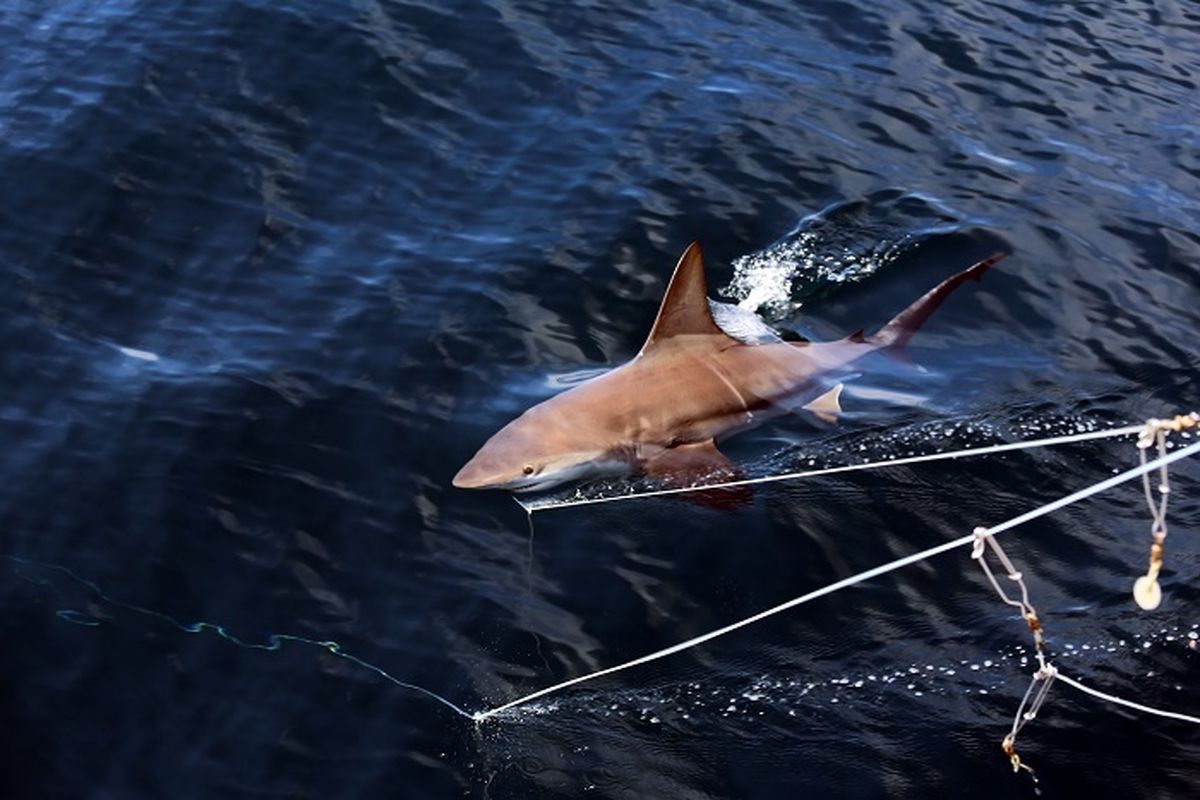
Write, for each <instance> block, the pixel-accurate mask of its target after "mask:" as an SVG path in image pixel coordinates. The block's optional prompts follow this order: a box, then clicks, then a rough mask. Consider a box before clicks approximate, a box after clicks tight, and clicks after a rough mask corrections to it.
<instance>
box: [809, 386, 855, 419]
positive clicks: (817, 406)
mask: <svg viewBox="0 0 1200 800" xmlns="http://www.w3.org/2000/svg"><path fill="white" fill-rule="evenodd" d="M844 388H846V387H845V384H841V383H839V384H838V385H837V386H834V387H833V388H832V389H830V390H829V391H828V392H826V393H825V394H823V395H821V396H820V397H818V398H817V399H815V400H812V401H810V402H808V403H806V404H804V405H803V406H802V408H803V409H804V410H805V411H811V412H812V413H813V414H815V415H817V417H819V418H820V419H822V420H824V421H825V422H828V423H830V424H835V423H836V422H837V415H838V414H841V413H842V403H841V397H842V389H844Z"/></svg>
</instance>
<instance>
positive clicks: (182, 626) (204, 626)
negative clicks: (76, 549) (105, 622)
mask: <svg viewBox="0 0 1200 800" xmlns="http://www.w3.org/2000/svg"><path fill="white" fill-rule="evenodd" d="M3 558H5V559H7V560H8V561H11V562H13V563H16V564H20V565H22V566H26V567H34V568H36V569H44V570H51V571H54V572H59V573H62V574H63V575H66V576H67V577H69V578H70V579H71V580H73V581H75V582H76V583H78V584H80V585H81V586H86V587H87V588H88V589H90V590H91V591H92V592H93V593H94V594H95V595H96V597H97V598H99V599H100V600H103V601H104V602H105V603H108V604H109V605H113V606H117V607H119V608H123V609H125V610H127V611H133V612H135V613H137V614H142V615H145V616H148V617H154V618H155V619H158V620H161V621H163V622H166V623H167V624H169V625H171V626H173V627H175V628H176V629H178V630H180V631H183V632H184V633H189V634H199V633H203V632H205V631H212V632H213V633H215V634H217V635H218V636H220V637H221V638H222V639H224V640H226V641H227V642H230V643H232V644H235V645H237V646H238V647H244V648H246V649H249V650H268V651H277V650H281V649H282V648H283V645H284V643H285V642H294V643H296V644H302V645H309V646H312V647H319V648H321V649H322V650H325V651H326V652H328V653H331V654H333V655H335V656H337V657H338V658H344V659H345V660H347V661H349V662H351V663H353V664H357V665H358V666H360V667H363V668H364V669H368V670H370V671H371V672H374V673H375V674H376V675H378V676H379V677H381V678H383V679H385V680H387V681H389V682H391V683H393V684H395V685H396V686H399V687H401V688H403V689H410V690H412V691H414V692H417V693H419V694H423V695H425V696H426V697H429V698H431V699H433V700H436V701H438V702H439V703H441V704H442V705H444V706H446V707H447V708H449V709H451V710H452V711H454V712H455V713H457V714H459V715H460V716H463V717H466V718H467V719H473V718H474V715H473V714H472V713H471V712H469V711H467V710H465V709H463V708H461V707H460V706H458V705H457V704H455V703H454V702H452V701H450V700H447V699H446V698H445V697H442V696H441V695H440V694H438V693H437V692H434V691H432V690H430V689H426V688H425V687H423V686H418V685H416V684H415V683H409V682H407V681H402V680H400V679H399V678H397V677H395V676H394V675H392V674H391V673H390V672H388V671H387V670H385V669H384V668H383V667H379V666H376V665H375V664H372V663H371V662H369V661H365V660H363V659H361V658H359V657H358V656H356V655H354V654H353V653H348V652H346V651H345V650H343V649H342V646H341V645H340V644H338V643H337V642H335V641H332V640H320V639H310V638H308V637H306V636H296V635H293V634H290V633H272V634H268V635H267V636H266V638H265V641H263V642H248V641H245V640H243V639H241V638H239V637H238V636H236V635H235V634H232V633H230V632H229V630H228V628H226V627H225V626H224V625H218V624H217V623H214V622H204V621H200V622H180V621H179V620H177V619H176V618H175V617H172V616H171V615H170V614H165V613H163V612H161V611H155V610H153V609H150V608H143V607H142V606H138V605H134V604H133V603H127V602H125V601H124V600H118V599H117V598H115V597H110V596H109V595H107V594H105V592H104V591H103V590H102V589H101V588H100V587H99V586H98V585H97V584H96V583H95V582H93V581H90V580H88V579H87V578H82V577H80V576H79V575H76V574H75V573H74V572H73V571H71V570H70V569H68V568H67V567H64V566H61V565H59V564H48V563H43V562H40V561H33V560H31V559H27V558H21V557H19V556H13V555H7V554H6V555H4V556H3ZM56 616H58V617H59V619H62V620H64V621H66V622H72V623H75V624H80V625H87V626H95V625H99V624H100V623H99V622H98V621H97V620H94V619H91V618H90V617H85V616H83V615H81V614H80V613H79V612H77V611H72V610H70V609H60V610H59V611H57V612H56Z"/></svg>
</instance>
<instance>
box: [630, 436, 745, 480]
mask: <svg viewBox="0 0 1200 800" xmlns="http://www.w3.org/2000/svg"><path fill="white" fill-rule="evenodd" d="M645 470H646V474H647V475H649V476H650V477H652V478H656V479H658V480H663V481H669V482H670V483H672V484H673V485H677V486H688V485H691V484H692V483H695V482H696V481H700V480H705V481H706V482H708V483H720V482H722V481H727V480H733V479H735V478H736V476H737V475H738V474H740V473H739V471H738V468H737V467H736V466H734V464H733V462H732V461H730V460H729V459H728V458H726V457H725V456H724V454H722V453H721V451H720V450H718V449H717V446H716V444H714V443H713V441H712V440H711V439H709V440H708V441H707V442H697V443H696V444H681V445H676V446H675V447H668V448H666V449H665V450H663V451H662V452H661V453H659V454H657V455H655V456H654V457H653V458H650V459H648V460H647V461H646V463H645Z"/></svg>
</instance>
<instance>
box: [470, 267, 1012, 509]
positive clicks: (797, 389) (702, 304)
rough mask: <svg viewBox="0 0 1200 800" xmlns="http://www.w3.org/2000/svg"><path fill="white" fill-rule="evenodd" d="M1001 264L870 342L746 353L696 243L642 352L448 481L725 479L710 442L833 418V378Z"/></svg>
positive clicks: (486, 484)
mask: <svg viewBox="0 0 1200 800" xmlns="http://www.w3.org/2000/svg"><path fill="white" fill-rule="evenodd" d="M1001 257H1002V256H993V257H992V258H990V259H988V260H986V261H981V262H980V263H978V264H976V265H975V266H973V267H971V268H970V269H967V270H965V271H963V272H960V273H958V274H957V275H954V276H952V277H950V278H948V279H946V280H945V281H943V282H942V283H940V284H939V285H938V286H936V287H935V288H934V289H932V290H931V291H929V292H928V293H926V294H925V295H924V296H922V297H921V298H920V299H918V300H917V301H916V302H915V303H913V304H912V305H911V306H909V307H908V308H907V309H905V310H904V311H903V312H901V313H900V314H899V315H898V316H897V317H895V318H894V319H893V320H892V321H891V322H889V323H888V324H887V325H885V326H884V327H883V328H882V329H881V330H880V331H879V332H878V333H876V334H874V335H872V336H863V335H862V334H861V332H860V333H856V334H853V335H851V336H849V337H847V338H845V339H841V340H839V341H836V342H829V343H825V344H810V343H807V342H801V343H789V342H782V341H779V342H770V343H766V344H747V343H744V342H741V341H739V340H737V339H734V338H732V337H730V336H729V335H727V334H726V333H725V332H724V331H722V330H721V328H719V327H718V326H717V324H716V323H715V322H714V321H713V317H712V312H711V310H710V308H709V302H708V293H707V288H706V283H705V279H704V265H703V260H702V256H701V252H700V247H699V245H698V244H692V245H691V246H690V247H689V248H688V249H687V251H686V252H685V253H684V254H683V257H682V258H680V260H679V264H678V266H676V268H675V274H674V275H673V276H672V278H671V283H670V285H669V286H668V287H667V292H666V295H665V296H664V297H663V302H662V306H661V307H660V308H659V312H658V318H657V319H656V320H655V322H654V327H653V328H652V329H651V331H650V336H649V338H648V339H647V340H646V343H645V345H643V347H642V349H641V351H640V352H639V353H638V354H637V356H635V357H634V358H633V359H632V360H630V361H628V362H627V363H625V364H623V365H622V366H620V367H617V368H616V369H614V370H612V371H611V372H608V373H605V374H604V375H601V376H599V377H596V378H593V379H591V380H589V381H587V382H585V383H582V384H580V385H579V386H576V387H574V388H572V389H570V390H568V391H566V392H563V393H562V394H560V395H557V396H555V397H552V398H550V399H549V400H546V401H545V402H542V403H539V404H538V405H536V406H534V407H533V408H531V409H529V410H528V411H526V412H525V413H524V414H522V415H521V416H520V417H518V418H517V419H515V420H513V421H512V422H510V423H509V424H508V425H507V426H505V427H504V428H503V429H501V430H500V431H499V432H498V433H497V434H496V435H495V436H493V437H492V438H491V439H490V440H488V442H487V443H486V444H485V445H484V446H483V447H482V448H481V449H480V450H479V452H478V453H476V455H475V457H474V458H472V459H471V460H470V461H469V462H468V463H467V464H466V466H464V467H463V468H462V470H460V471H459V473H458V475H456V476H455V478H454V485H455V486H459V487H462V488H473V489H475V488H497V489H508V490H511V491H527V490H532V489H542V488H547V487H549V486H553V485H556V484H559V483H562V482H564V481H568V480H574V479H577V478H583V477H589V476H593V475H598V474H614V473H646V474H649V475H652V476H654V477H658V478H662V479H665V480H667V481H669V482H671V483H675V484H679V483H691V482H694V481H696V480H699V479H701V478H705V477H709V476H712V477H718V478H728V477H730V476H732V475H733V474H734V473H735V472H736V469H735V468H734V466H733V465H732V464H731V463H730V462H729V461H728V459H726V458H725V456H723V455H722V454H721V453H720V451H719V450H717V448H716V442H717V441H719V440H720V439H722V438H725V437H728V436H730V435H732V434H735V433H737V432H739V431H742V430H745V429H746V428H750V427H753V426H755V425H758V424H760V423H762V422H764V421H765V420H767V419H770V418H771V417H774V416H777V415H779V414H783V413H787V412H789V411H796V410H799V409H802V408H804V409H808V410H810V411H812V412H814V413H816V414H818V415H820V416H822V417H825V418H830V417H831V416H832V415H834V414H836V413H837V412H839V411H840V408H839V406H838V394H839V393H840V391H841V385H840V384H839V385H836V386H833V387H831V386H830V385H828V383H827V381H828V378H829V376H830V375H832V374H836V373H837V372H839V371H840V370H841V369H843V368H844V367H846V366H847V365H849V364H851V363H852V362H854V361H857V360H858V359H860V358H862V357H863V356H865V355H867V354H869V353H872V352H874V351H877V350H880V349H883V348H890V347H899V346H903V344H904V343H905V342H906V341H907V340H908V339H909V337H911V336H912V334H913V333H914V332H915V331H916V329H917V328H918V327H920V325H921V323H922V322H924V321H925V319H926V318H927V317H928V316H929V315H930V314H932V313H933V311H934V309H936V308H937V306H938V305H940V304H941V302H942V300H943V299H945V297H946V296H947V295H949V294H950V293H951V292H952V291H953V290H954V289H956V288H957V287H958V286H959V285H960V284H962V282H963V281H965V280H966V279H967V278H975V279H978V278H979V276H980V275H981V274H982V273H983V272H984V271H985V270H987V268H988V267H990V266H991V265H992V264H994V263H995V262H996V261H998V260H999V259H1000V258H1001Z"/></svg>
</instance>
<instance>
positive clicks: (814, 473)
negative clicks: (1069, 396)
mask: <svg viewBox="0 0 1200 800" xmlns="http://www.w3.org/2000/svg"><path fill="white" fill-rule="evenodd" d="M1144 427H1145V426H1144V425H1126V426H1125V427H1123V428H1111V429H1108V430H1103V431H1089V432H1087V433H1073V434H1069V435H1065V436H1052V437H1049V438H1046V439H1027V440H1024V441H1020V442H1009V443H1007V444H994V445H989V446H987V447H979V448H971V449H968V450H953V451H950V452H946V453H930V454H928V455H921V456H907V457H905V458H895V459H892V460H890V461H870V462H867V463H865V464H847V465H845V466H841V467H828V468H825V469H814V470H804V471H802V472H787V473H783V474H781V475H764V476H762V477H758V478H743V479H741V480H736V481H723V482H721V483H706V484H697V485H695V486H674V487H671V488H668V489H654V490H651V491H645V492H631V493H629V494H617V495H611V496H609V497H581V498H576V499H572V500H553V499H546V500H536V499H535V500H523V499H521V498H520V497H519V496H517V495H513V499H514V500H516V501H517V504H518V505H520V506H521V508H523V509H525V512H526V513H528V514H533V513H534V512H537V511H553V510H555V509H560V508H571V507H574V506H587V505H596V504H598V503H613V502H616V501H618V500H639V499H642V498H646V497H664V496H668V495H677V494H687V493H688V492H707V491H712V490H716V489H732V488H736V487H739V486H755V485H758V484H763V483H776V482H778V481H790V480H796V479H798V478H816V477H820V476H823V475H837V474H840V473H844V472H860V471H863V470H873V469H881V468H883V467H903V466H906V465H908V464H921V463H924V462H927V461H946V460H953V459H958V458H966V457H969V456H986V455H992V454H994V453H1006V452H1009V451H1012V450H1031V449H1034V448H1037V447H1054V446H1057V445H1062V444H1071V443H1073V442H1086V441H1090V440H1093V439H1109V438H1113V437H1116V436H1132V435H1133V434H1136V433H1140V432H1141V430H1142V429H1143V428H1144Z"/></svg>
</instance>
